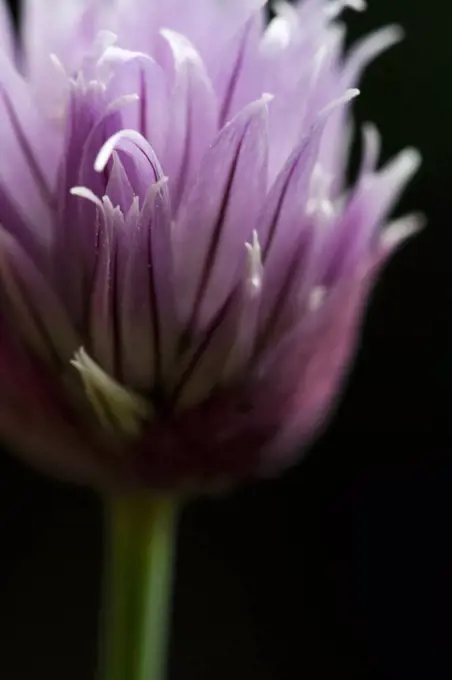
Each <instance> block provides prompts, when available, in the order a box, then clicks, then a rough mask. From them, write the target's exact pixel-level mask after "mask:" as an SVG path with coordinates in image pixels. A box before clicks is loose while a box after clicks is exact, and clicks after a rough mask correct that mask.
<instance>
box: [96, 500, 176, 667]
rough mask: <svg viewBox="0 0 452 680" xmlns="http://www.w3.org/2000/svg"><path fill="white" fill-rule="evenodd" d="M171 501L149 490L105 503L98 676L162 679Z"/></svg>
mask: <svg viewBox="0 0 452 680" xmlns="http://www.w3.org/2000/svg"><path fill="white" fill-rule="evenodd" d="M177 506H178V502H177V500H176V499H174V498H173V497H169V496H155V495H154V496H146V497H143V496H138V497H137V496H128V497H117V498H114V499H110V500H109V502H108V503H107V513H108V514H107V519H108V524H107V535H108V537H109V542H110V549H109V551H108V559H109V561H108V562H107V581H106V586H107V592H106V601H105V608H104V612H103V616H104V622H103V626H104V631H103V660H102V661H103V668H102V674H101V680H164V679H165V671H166V656H167V637H168V632H169V618H170V617H169V614H170V604H171V581H172V563H173V547H174V534H175V526H176V516H177Z"/></svg>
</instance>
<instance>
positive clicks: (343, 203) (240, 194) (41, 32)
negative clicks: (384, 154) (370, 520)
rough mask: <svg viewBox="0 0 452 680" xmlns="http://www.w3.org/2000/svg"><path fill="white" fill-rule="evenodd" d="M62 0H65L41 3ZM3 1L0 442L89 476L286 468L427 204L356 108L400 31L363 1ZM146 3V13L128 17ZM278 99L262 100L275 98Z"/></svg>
mask: <svg viewBox="0 0 452 680" xmlns="http://www.w3.org/2000/svg"><path fill="white" fill-rule="evenodd" d="M49 4H50V3H49ZM264 4H265V3H264V2H263V0H229V1H228V2H227V1H226V0H225V1H224V2H220V1H219V0H194V1H193V2H192V3H190V11H188V9H187V4H186V3H184V2H182V0H166V1H165V2H159V1H158V0H155V1H153V2H151V1H150V0H134V2H133V3H132V2H131V0H127V1H126V0H115V1H113V0H112V1H110V2H107V1H106V0H105V1H100V0H99V1H97V2H96V1H95V0H91V1H89V0H85V1H83V2H80V1H77V2H76V1H69V0H65V2H64V3H62V2H60V1H55V2H54V6H53V7H52V8H48V5H46V11H43V8H42V7H40V8H39V10H38V9H37V3H35V2H32V1H31V0H28V2H25V3H24V8H23V9H24V13H23V14H24V18H23V22H22V29H21V36H22V41H21V45H22V47H20V48H19V47H18V45H17V44H16V41H15V38H14V34H13V32H12V29H11V27H10V25H9V21H8V16H7V12H6V10H5V8H4V6H3V5H2V4H1V2H0V45H1V46H2V50H3V54H2V55H1V63H2V68H1V70H0V121H1V125H0V148H1V156H0V224H1V230H0V296H1V299H0V379H1V384H2V389H1V393H0V434H1V436H2V437H3V438H5V439H6V440H7V441H9V442H10V443H11V444H12V445H13V446H14V447H15V448H17V450H18V452H20V453H21V454H22V455H23V456H24V457H26V458H27V459H28V460H30V461H31V462H33V464H35V465H39V466H41V467H44V468H45V469H48V470H50V471H53V472H54V473H55V472H56V473H57V474H60V475H62V476H66V477H68V478H71V479H74V480H78V481H81V482H84V483H89V484H94V485H101V486H108V485H117V484H119V485H145V486H184V485H190V484H192V483H195V484H204V483H209V484H211V483H217V482H221V481H222V480H225V479H230V478H243V477H247V476H249V475H251V474H256V473H257V474H266V473H269V472H272V471H274V470H277V469H279V468H281V467H283V466H286V465H287V464H289V463H290V462H291V461H292V460H293V458H294V455H295V454H297V453H298V454H299V452H300V448H304V447H305V446H306V445H307V444H308V443H309V442H310V440H311V438H312V436H313V435H314V434H315V433H316V432H317V431H318V428H319V426H320V425H321V424H322V423H323V422H324V420H325V417H326V415H327V413H328V411H329V410H330V409H331V405H332V401H333V400H334V398H335V397H336V395H337V393H338V390H339V387H340V382H341V379H342V377H343V375H344V373H345V371H346V369H347V364H348V361H349V359H350V355H351V353H352V351H353V347H354V344H355V341H356V336H357V331H358V329H359V322H360V317H361V314H362V310H363V305H364V303H365V299H366V295H367V293H368V291H369V287H370V286H371V285H372V283H373V280H374V278H375V276H376V274H377V272H378V270H379V269H380V267H381V265H382V263H384V262H385V260H386V258H387V256H388V255H389V253H390V252H391V251H392V250H393V248H394V247H395V246H396V245H397V244H398V243H399V242H400V241H401V240H403V239H404V238H405V237H406V236H408V235H409V234H411V233H413V232H414V231H415V230H416V229H417V228H418V220H417V218H416V217H415V216H408V217H406V218H403V219H401V220H398V221H397V222H396V223H392V224H389V225H388V224H387V218H388V215H389V213H390V211H391V210H392V208H393V205H394V204H395V202H396V200H397V198H398V196H399V194H400V192H401V191H402V190H403V188H404V186H405V184H406V182H407V181H408V180H409V178H410V177H411V176H412V174H413V172H414V171H415V170H416V168H417V166H418V154H417V153H416V152H415V151H413V150H406V151H403V152H402V153H401V154H400V155H399V156H398V157H397V158H395V159H394V160H392V161H391V162H390V163H388V164H387V165H386V166H384V167H383V168H381V169H377V163H378V156H379V135H378V132H377V131H376V130H375V128H374V127H373V126H372V125H367V126H365V128H364V131H363V157H362V162H361V167H360V170H359V173H358V177H357V180H356V183H355V184H354V186H353V187H351V188H349V187H347V186H346V184H345V166H346V163H347V153H348V144H349V117H350V101H351V100H352V99H353V97H354V96H355V95H356V94H357V93H358V91H357V90H355V89H353V88H354V87H355V86H356V83H357V81H358V79H359V77H360V75H361V72H362V71H363V69H364V68H365V66H366V65H367V64H368V62H370V61H371V60H372V59H373V58H374V57H376V56H377V54H378V53H380V52H381V51H382V50H384V49H386V48H387V47H389V46H390V45H392V44H393V43H395V42H397V41H398V40H399V39H400V37H401V36H400V30H399V29H398V28H397V27H392V26H391V27H389V28H385V29H383V30H381V31H379V32H377V33H374V34H373V35H371V36H370V37H369V38H367V39H366V40H363V41H362V42H361V43H359V44H358V45H356V46H355V47H354V48H353V49H352V50H351V51H349V52H348V54H346V55H345V56H344V50H343V44H344V36H345V32H344V27H343V25H342V24H340V23H339V22H338V21H337V19H338V17H339V15H340V13H341V11H342V9H343V8H344V7H345V6H349V7H353V8H355V9H362V8H363V7H362V6H363V4H364V3H363V2H358V0H353V1H352V0H348V2H347V1H345V0H344V1H341V0H332V1H331V2H327V1H326V0H304V2H300V4H299V5H298V6H296V7H293V6H290V5H288V4H286V3H284V2H278V3H277V7H276V10H277V16H276V18H275V19H273V20H272V21H271V23H270V24H269V25H268V26H266V21H265V8H264V7H263V5H264ZM131 6H132V7H131ZM267 93H269V94H267Z"/></svg>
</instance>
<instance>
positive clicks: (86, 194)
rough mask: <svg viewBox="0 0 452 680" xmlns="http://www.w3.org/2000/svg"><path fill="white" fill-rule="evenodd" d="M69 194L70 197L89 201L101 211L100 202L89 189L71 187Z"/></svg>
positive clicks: (101, 204)
mask: <svg viewBox="0 0 452 680" xmlns="http://www.w3.org/2000/svg"><path fill="white" fill-rule="evenodd" d="M69 193H70V194H71V195H72V196H78V197H79V198H85V199H86V200H87V201H91V203H94V205H96V206H97V207H98V208H100V209H101V210H103V207H104V206H103V203H102V201H101V200H100V198H99V197H98V196H96V194H95V193H94V192H93V191H91V189H88V188H87V187H72V189H70V190H69Z"/></svg>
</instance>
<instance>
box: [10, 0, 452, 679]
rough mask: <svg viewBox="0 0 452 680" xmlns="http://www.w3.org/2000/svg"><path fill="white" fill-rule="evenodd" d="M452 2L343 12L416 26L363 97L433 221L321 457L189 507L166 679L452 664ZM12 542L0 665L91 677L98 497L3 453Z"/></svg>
mask: <svg viewBox="0 0 452 680" xmlns="http://www.w3.org/2000/svg"><path fill="white" fill-rule="evenodd" d="M61 1H62V2H63V1H64V0H61ZM43 4H44V2H43ZM451 7H452V6H451V3H450V0H430V2H426V0H370V8H369V10H368V11H367V13H365V14H352V13H349V15H348V19H349V24H350V26H351V34H352V36H353V37H356V36H358V35H361V34H362V33H364V32H367V31H369V30H372V29H374V28H376V27H377V26H379V25H381V24H385V23H388V22H393V21H396V22H400V23H401V24H402V25H403V26H404V27H405V29H406V32H407V39H406V41H405V42H404V43H403V44H402V45H401V46H398V47H397V48H395V49H393V50H391V51H390V52H389V53H388V54H385V55H384V56H383V57H382V58H380V60H379V61H378V63H375V65H373V66H372V67H371V69H370V70H369V72H368V74H367V76H366V78H365V80H364V82H363V83H362V96H361V97H360V98H359V101H358V103H357V107H356V108H357V113H358V115H359V117H360V119H361V120H366V119H372V120H374V121H375V122H376V123H377V124H378V126H379V127H380V129H381V130H382V131H383V132H384V155H385V157H388V156H390V155H392V154H393V153H395V152H397V151H398V150H399V149H400V148H402V147H404V146H406V145H414V146H417V147H419V148H420V150H421V151H422V154H423V156H424V159H425V161H424V166H423V169H422V172H421V174H420V175H419V176H418V178H417V179H416V180H415V181H414V182H413V184H412V185H411V187H410V189H409V191H408V192H407V193H406V194H405V197H404V200H403V202H402V206H401V210H402V211H403V212H405V211H407V210H412V209H420V210H422V211H424V212H425V213H426V214H427V215H428V217H429V225H428V228H427V229H426V231H425V232H424V233H423V234H422V235H420V236H418V237H417V238H416V239H414V240H413V241H411V242H410V243H408V244H407V245H406V246H404V247H403V249H402V250H401V251H400V252H399V254H398V255H397V256H396V257H395V258H394V259H393V261H392V262H391V263H390V265H389V266H388V267H387V269H386V272H385V274H384V276H383V277H382V279H381V282H380V283H379V284H378V287H377V289H376V290H375V292H374V295H373V297H372V300H371V303H370V307H369V311H368V315H367V321H366V325H365V329H364V335H363V339H362V348H361V350H360V351H359V353H358V356H357V359H356V362H355V367H354V371H353V373H352V376H351V379H350V381H349V384H348V387H347V390H346V392H345V395H344V398H343V400H342V404H341V406H340V408H339V410H338V412H337V414H336V416H335V418H334V420H333V422H332V423H331V426H330V427H329V429H328V431H327V432H326V434H325V435H324V436H323V437H322V438H321V439H320V441H318V443H317V444H316V446H315V447H314V448H313V449H312V451H311V453H310V455H309V456H308V457H307V458H306V459H305V460H304V461H303V462H302V463H301V464H300V465H299V466H298V468H296V469H294V470H292V471H291V472H290V473H288V474H287V475H285V476H284V477H283V478H281V479H279V480H277V481H274V482H271V483H269V482H265V483H261V484H257V485H255V486H252V487H251V488H247V489H242V490H240V491H238V492H236V493H233V494H232V495H229V496H225V497H224V498H221V499H215V500H200V501H198V502H196V503H193V504H192V505H191V506H190V507H188V508H187V509H186V511H185V513H184V515H183V518H182V525H181V531H180V541H179V546H178V559H177V585H176V592H175V603H174V604H175V606H174V620H173V638H172V649H171V673H170V678H171V680H191V679H193V680H223V679H224V680H231V679H232V678H234V679H237V680H241V679H243V680H289V679H290V680H292V679H293V678H296V679H298V678H300V679H302V678H303V680H319V679H323V678H327V679H328V680H339V679H341V680H342V679H343V680H355V679H363V680H383V679H384V680H393V679H396V678H397V679H399V678H400V679H405V678H406V679H407V680H408V679H412V678H423V679H425V680H430V679H432V680H441V679H442V678H444V679H446V678H450V677H452V654H451V635H452V623H451V621H452V587H451V578H452V539H451V519H452V500H451V485H452V465H451V459H450V450H451V448H450V439H449V436H448V427H447V417H446V405H445V402H446V396H447V390H446V385H447V384H449V385H450V380H448V377H449V376H447V375H446V371H447V370H448V369H449V368H450V354H449V355H448V356H447V354H446V345H447V342H448V341H450V334H449V331H450V327H449V325H448V319H449V318H450V311H449V310H450V302H451V296H450V292H451V287H450V279H449V278H448V276H447V274H446V257H448V258H449V259H450V253H451V250H450V245H451V240H450V230H451V228H452V224H451V223H452V199H451V194H450V189H451V179H452V177H451V168H452V131H451V129H450V126H451V121H452V82H451V76H450V69H451V67H452V40H451V34H450V26H451V25H452V9H451ZM446 298H447V299H446ZM446 359H448V362H447V361H446ZM446 367H447V368H446ZM0 542H1V548H0V560H1V581H0V587H1V596H0V627H1V630H0V675H1V677H3V678H5V680H28V679H31V678H32V679H33V680H41V678H42V679H44V678H45V680H93V678H94V675H93V669H94V663H95V654H96V623H97V621H96V617H97V610H98V606H99V602H98V592H99V586H100V558H101V513H100V506H99V504H98V502H97V500H96V498H95V497H94V496H93V495H92V494H90V493H89V492H86V491H82V490H78V489H73V488H70V487H66V486H62V485H58V484H57V483H54V482H52V481H49V480H47V479H45V478H43V477H41V476H40V475H38V474H35V473H34V472H33V471H30V470H28V469H26V468H24V467H22V466H21V465H20V464H19V463H17V462H16V461H15V460H13V459H11V458H10V457H9V456H8V455H7V453H6V452H5V453H4V454H2V456H1V459H0Z"/></svg>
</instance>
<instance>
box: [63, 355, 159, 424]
mask: <svg viewBox="0 0 452 680" xmlns="http://www.w3.org/2000/svg"><path fill="white" fill-rule="evenodd" d="M71 364H72V366H74V367H75V368H76V369H77V370H78V372H79V373H80V377H81V379H82V382H83V386H84V388H85V392H86V396H87V397H88V400H89V402H90V403H91V406H92V407H93V410H94V412H95V413H96V415H97V417H98V418H99V421H100V423H101V424H102V426H103V427H104V428H105V429H106V430H109V431H110V432H112V433H115V432H116V433H117V432H120V433H122V434H124V435H126V436H128V437H137V436H138V435H139V434H140V432H141V429H142V427H143V423H144V421H146V420H149V419H150V418H151V417H152V406H151V404H150V403H149V402H148V401H147V400H146V399H144V398H143V397H141V396H140V395H138V394H136V393H135V392H133V391H132V390H128V389H126V388H125V387H123V386H122V385H120V384H119V383H118V382H117V381H116V380H114V378H112V377H111V376H109V375H108V374H107V373H106V372H105V371H104V370H103V369H102V368H101V367H100V366H99V365H98V364H96V362H95V361H93V359H91V357H90V356H89V355H88V354H87V353H86V351H85V350H84V348H83V347H81V348H80V349H79V350H78V351H77V352H76V353H75V355H74V358H73V359H72V360H71Z"/></svg>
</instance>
